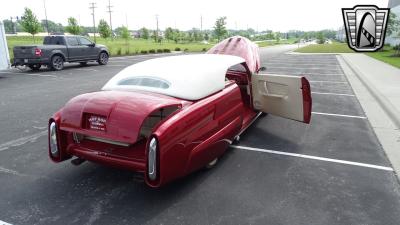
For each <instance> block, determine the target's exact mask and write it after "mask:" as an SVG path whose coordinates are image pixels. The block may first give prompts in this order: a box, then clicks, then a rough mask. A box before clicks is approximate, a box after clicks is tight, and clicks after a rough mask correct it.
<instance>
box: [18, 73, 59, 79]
mask: <svg viewBox="0 0 400 225" xmlns="http://www.w3.org/2000/svg"><path fill="white" fill-rule="evenodd" d="M18 74H20V75H25V76H33V77H53V78H57V76H56V75H50V74H40V73H18Z"/></svg>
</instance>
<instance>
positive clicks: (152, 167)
mask: <svg viewBox="0 0 400 225" xmlns="http://www.w3.org/2000/svg"><path fill="white" fill-rule="evenodd" d="M157 145H158V144H157V139H155V138H154V137H153V138H152V139H151V140H150V144H149V147H148V148H149V149H148V151H149V152H148V155H147V157H148V159H147V160H148V162H147V164H148V165H147V167H148V168H147V170H148V171H147V172H148V176H149V178H150V180H152V181H154V180H155V179H156V178H157Z"/></svg>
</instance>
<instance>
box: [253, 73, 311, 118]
mask: <svg viewBox="0 0 400 225" xmlns="http://www.w3.org/2000/svg"><path fill="white" fill-rule="evenodd" d="M251 83H252V95H253V107H254V109H256V110H260V111H262V112H266V113H271V114H273V115H276V116H281V117H284V118H288V119H292V120H297V121H300V122H304V123H310V119H311V104H312V100H311V90H310V83H309V82H308V80H307V79H306V78H305V77H301V76H287V75H277V74H253V75H252V76H251Z"/></svg>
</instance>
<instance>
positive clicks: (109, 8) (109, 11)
mask: <svg viewBox="0 0 400 225" xmlns="http://www.w3.org/2000/svg"><path fill="white" fill-rule="evenodd" d="M112 7H114V6H112V5H111V3H110V0H108V6H107V8H108V11H107V12H108V13H109V14H110V29H111V37H114V32H113V28H112V22H111V13H112V11H111V8H112Z"/></svg>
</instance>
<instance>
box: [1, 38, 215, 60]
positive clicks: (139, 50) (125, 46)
mask: <svg viewBox="0 0 400 225" xmlns="http://www.w3.org/2000/svg"><path fill="white" fill-rule="evenodd" d="M42 42H43V37H35V42H33V39H32V37H7V44H8V50H9V52H10V58H11V59H12V58H13V57H14V55H13V47H14V46H16V45H33V44H39V45H40V44H42ZM96 42H97V43H98V44H104V45H106V46H107V47H108V49H109V51H110V53H111V55H112V56H120V55H135V54H147V53H150V51H154V52H155V53H157V51H158V52H164V51H165V49H168V50H170V51H175V50H178V48H179V50H180V51H189V52H201V51H207V50H208V49H210V48H211V47H212V46H213V45H214V43H210V44H203V43H198V42H192V43H177V44H176V43H175V42H173V41H171V42H168V41H163V42H161V44H160V43H155V42H154V40H144V39H131V40H129V41H128V42H127V43H126V42H125V40H123V39H114V40H111V39H104V38H96Z"/></svg>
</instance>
